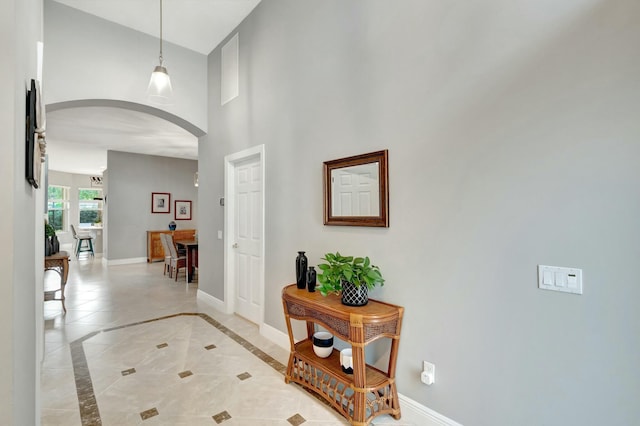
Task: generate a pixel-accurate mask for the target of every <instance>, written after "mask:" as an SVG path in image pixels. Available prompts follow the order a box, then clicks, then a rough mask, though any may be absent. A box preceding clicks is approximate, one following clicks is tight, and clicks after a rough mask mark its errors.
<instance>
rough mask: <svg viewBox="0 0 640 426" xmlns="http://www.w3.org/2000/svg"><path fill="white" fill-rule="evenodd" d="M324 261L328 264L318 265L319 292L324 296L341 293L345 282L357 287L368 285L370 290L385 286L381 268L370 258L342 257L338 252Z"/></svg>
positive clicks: (327, 255)
mask: <svg viewBox="0 0 640 426" xmlns="http://www.w3.org/2000/svg"><path fill="white" fill-rule="evenodd" d="M322 260H325V261H326V262H327V263H321V264H319V265H318V268H319V269H320V273H319V274H318V281H319V282H320V286H319V287H318V290H319V291H320V293H322V295H323V296H326V295H327V294H329V293H337V292H339V291H341V290H342V282H343V281H347V282H350V283H352V284H353V285H355V286H357V287H359V286H361V285H366V286H367V288H369V289H372V288H374V287H375V286H376V285H380V286H383V285H384V278H382V274H381V273H380V268H378V267H377V266H375V265H372V264H371V261H370V260H369V258H368V257H353V256H342V255H341V254H340V253H339V252H336V253H335V254H334V253H327V254H325V255H324V257H323V258H322Z"/></svg>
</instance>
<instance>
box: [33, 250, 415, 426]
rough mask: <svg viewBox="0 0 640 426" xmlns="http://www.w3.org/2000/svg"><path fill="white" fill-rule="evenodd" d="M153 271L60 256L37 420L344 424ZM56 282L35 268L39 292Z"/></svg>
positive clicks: (278, 358) (267, 347) (191, 290)
mask: <svg viewBox="0 0 640 426" xmlns="http://www.w3.org/2000/svg"><path fill="white" fill-rule="evenodd" d="M162 267H163V264H162V263H154V264H134V265H122V266H112V267H104V266H103V265H102V262H101V259H91V258H83V257H81V259H79V260H76V259H72V262H71V264H70V273H69V280H68V283H67V288H66V292H65V293H66V298H67V300H66V306H67V313H66V314H64V313H63V311H62V306H61V303H60V302H57V301H48V302H45V308H44V309H45V318H44V319H45V357H44V362H43V365H42V376H41V381H42V383H41V391H42V424H43V425H65V426H71V425H83V426H84V425H140V424H144V425H153V424H156V425H201V424H202V425H215V424H224V425H225V426H226V425H252V426H253V425H283V426H290V425H294V426H297V425H300V424H304V425H327V426H330V425H344V424H347V422H346V421H345V420H344V419H343V418H342V417H340V416H339V415H338V414H337V413H336V412H334V411H333V410H332V409H331V408H329V407H328V406H326V405H325V404H323V403H322V402H320V401H318V400H317V399H316V398H314V397H313V396H312V395H310V394H309V393H308V392H306V391H304V390H302V389H301V388H300V387H299V386H297V385H295V384H288V385H287V384H285V383H284V377H283V372H284V368H285V365H286V363H287V359H288V352H287V351H286V350H284V349H282V348H280V347H279V346H277V345H275V344H273V343H272V342H270V341H269V340H267V339H265V338H264V337H262V336H260V335H259V333H258V328H257V327H256V326H255V325H254V324H252V323H250V322H248V321H246V320H244V319H242V318H240V317H238V316H236V315H226V314H223V313H221V312H218V311H216V310H215V309H213V308H211V307H210V306H208V305H206V304H204V303H202V302H199V301H198V300H197V298H196V293H197V283H191V284H186V283H185V282H184V280H180V279H179V281H178V283H176V282H174V281H173V280H172V279H170V278H168V277H164V276H163V275H162ZM57 279H59V278H58V275H57V274H55V273H54V272H47V273H46V275H45V288H46V287H47V286H49V285H51V286H53V285H55V284H54V283H55V280H57ZM374 423H375V424H376V425H382V424H394V425H401V424H403V423H402V422H401V421H398V422H397V421H395V420H393V419H392V418H391V417H388V416H381V417H379V418H378V419H376V421H375V422H374Z"/></svg>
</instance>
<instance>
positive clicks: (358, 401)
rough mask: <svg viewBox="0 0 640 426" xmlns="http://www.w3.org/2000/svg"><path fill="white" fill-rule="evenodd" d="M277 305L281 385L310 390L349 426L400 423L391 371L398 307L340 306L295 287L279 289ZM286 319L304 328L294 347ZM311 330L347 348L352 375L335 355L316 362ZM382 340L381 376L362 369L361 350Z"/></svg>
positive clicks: (365, 366) (334, 299)
mask: <svg viewBox="0 0 640 426" xmlns="http://www.w3.org/2000/svg"><path fill="white" fill-rule="evenodd" d="M282 303H283V306H284V314H285V319H286V323H287V330H288V332H289V341H290V344H291V353H290V355H289V363H288V366H287V373H286V376H285V382H286V383H289V382H295V383H298V384H300V385H302V386H304V387H307V388H309V389H311V390H313V391H314V392H316V393H317V394H318V395H320V396H322V397H323V398H324V399H326V400H327V401H328V402H329V403H330V404H331V405H332V406H333V407H334V408H335V409H336V410H337V411H338V412H339V413H341V414H342V415H343V416H344V417H345V418H347V420H349V422H350V423H351V424H354V425H368V424H369V423H370V422H371V421H372V420H373V418H374V417H376V416H379V415H381V414H390V415H392V416H393V417H394V418H395V419H396V420H397V419H399V418H400V405H399V402H398V392H397V388H396V383H395V371H396V359H397V356H398V343H399V341H400V328H401V325H402V315H403V312H404V309H403V308H402V307H400V306H395V305H391V304H388V303H383V302H378V301H375V300H369V303H368V304H367V305H366V306H363V307H349V306H344V305H342V304H341V303H340V299H339V297H337V296H327V297H326V298H325V297H322V296H321V295H319V294H318V293H317V292H316V293H309V292H307V291H306V290H299V289H298V288H297V287H296V285H295V284H292V285H289V286H287V287H285V288H284V289H283V291H282ZM292 318H293V319H296V320H303V321H306V322H307V338H306V339H304V340H302V341H300V342H297V343H296V342H294V339H293V333H292V328H291V319H292ZM315 324H319V325H322V326H323V327H324V328H326V329H327V330H329V331H330V332H331V333H333V334H334V335H336V336H338V337H340V338H341V339H344V340H345V341H346V342H347V343H349V344H351V347H352V351H353V363H354V365H353V370H354V371H353V374H345V373H344V372H343V371H342V368H341V367H340V353H339V352H338V351H337V350H335V349H334V350H333V352H332V353H331V355H330V356H329V357H327V358H320V357H318V356H316V354H315V353H314V352H313V344H312V341H311V338H312V335H313V333H314V331H315ZM382 337H386V338H389V339H391V350H390V354H389V368H388V370H387V371H386V372H384V371H381V370H379V369H377V368H375V367H373V366H371V365H368V364H366V363H365V356H364V355H365V346H366V344H367V343H370V342H372V341H374V340H377V339H378V338H382Z"/></svg>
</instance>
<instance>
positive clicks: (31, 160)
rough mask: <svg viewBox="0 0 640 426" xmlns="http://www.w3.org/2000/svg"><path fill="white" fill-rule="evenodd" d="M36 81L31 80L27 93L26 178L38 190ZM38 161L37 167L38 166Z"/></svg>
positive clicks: (38, 159)
mask: <svg viewBox="0 0 640 426" xmlns="http://www.w3.org/2000/svg"><path fill="white" fill-rule="evenodd" d="M36 99H37V92H36V81H35V80H33V79H32V80H31V90H28V91H27V102H26V104H27V105H26V106H27V111H26V112H27V114H26V130H25V132H26V152H25V154H26V155H25V171H26V173H25V176H26V178H27V181H28V182H29V183H30V184H31V185H32V186H33V187H34V188H37V187H38V186H39V185H40V179H39V174H40V173H37V172H38V171H39V170H36V167H40V158H39V157H40V156H39V155H38V158H35V148H36V146H35V145H36V143H37V141H36V127H37V123H36ZM36 161H37V166H36Z"/></svg>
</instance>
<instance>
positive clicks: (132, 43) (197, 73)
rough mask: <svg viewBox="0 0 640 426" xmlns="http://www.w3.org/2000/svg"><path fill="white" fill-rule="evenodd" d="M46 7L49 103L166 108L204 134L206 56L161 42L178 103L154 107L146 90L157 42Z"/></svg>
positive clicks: (93, 18)
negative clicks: (85, 101) (105, 101)
mask: <svg viewBox="0 0 640 426" xmlns="http://www.w3.org/2000/svg"><path fill="white" fill-rule="evenodd" d="M44 6H45V8H44V13H45V17H46V20H45V26H44V31H45V37H46V44H45V49H44V55H45V63H46V67H47V73H46V76H45V85H46V88H47V90H46V92H45V98H44V100H45V103H46V104H47V105H50V104H52V103H57V102H65V101H76V100H83V99H108V100H117V101H122V100H124V101H131V102H135V103H138V104H146V105H152V106H154V107H156V108H160V109H163V110H166V111H168V112H170V113H172V114H175V115H177V116H179V117H180V118H182V119H184V120H187V121H188V122H189V123H191V124H193V125H195V126H198V127H199V128H200V129H203V130H204V131H206V126H207V117H206V93H207V90H206V87H207V76H206V61H207V58H206V56H205V55H202V54H200V53H197V52H194V51H192V50H188V49H185V48H183V47H180V46H176V45H174V44H171V43H168V42H167V41H163V56H164V59H165V66H166V67H167V70H168V71H169V75H170V76H171V82H172V86H173V95H174V96H173V99H174V101H173V103H172V105H165V106H160V105H156V104H150V103H149V102H148V101H147V98H146V88H147V85H148V84H149V78H150V77H151V71H153V68H154V67H155V66H156V65H158V53H159V50H158V39H157V38H155V37H151V36H149V35H146V34H144V33H141V32H138V31H135V30H132V29H130V28H127V27H124V26H122V25H118V24H115V23H113V22H109V21H106V20H104V19H101V18H98V17H96V16H93V15H90V14H87V13H84V12H81V11H79V10H77V9H73V8H71V7H68V6H65V5H63V4H60V3H56V2H54V1H52V0H45V1H44ZM156 10H157V9H156ZM141 70H142V71H141ZM71 82H73V83H72V84H71Z"/></svg>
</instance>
